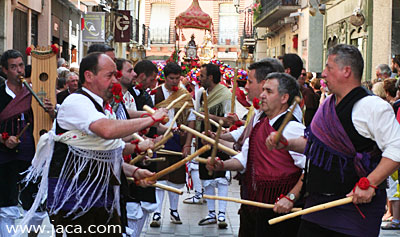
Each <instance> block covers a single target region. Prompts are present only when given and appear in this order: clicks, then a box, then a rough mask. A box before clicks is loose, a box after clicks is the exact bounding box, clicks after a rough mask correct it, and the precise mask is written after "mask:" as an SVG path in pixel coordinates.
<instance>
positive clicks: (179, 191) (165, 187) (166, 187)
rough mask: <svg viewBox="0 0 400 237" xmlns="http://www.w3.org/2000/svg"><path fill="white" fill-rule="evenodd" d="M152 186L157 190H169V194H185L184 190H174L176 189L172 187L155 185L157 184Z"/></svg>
mask: <svg viewBox="0 0 400 237" xmlns="http://www.w3.org/2000/svg"><path fill="white" fill-rule="evenodd" d="M151 186H153V187H156V188H160V189H164V190H167V191H169V192H173V193H177V194H179V195H182V194H183V191H182V190H180V189H177V188H174V187H171V186H167V185H164V184H159V183H155V184H153V185H151Z"/></svg>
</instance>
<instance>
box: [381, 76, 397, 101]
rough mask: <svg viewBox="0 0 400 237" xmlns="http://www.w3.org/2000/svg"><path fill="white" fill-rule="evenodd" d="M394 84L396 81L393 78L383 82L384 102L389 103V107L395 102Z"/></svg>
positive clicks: (395, 90) (395, 89)
mask: <svg viewBox="0 0 400 237" xmlns="http://www.w3.org/2000/svg"><path fill="white" fill-rule="evenodd" d="M396 82H397V80H396V79H394V78H388V79H385V80H384V81H383V89H384V90H385V94H386V101H387V102H389V103H390V104H391V105H393V103H394V102H395V101H396V94H397V87H396Z"/></svg>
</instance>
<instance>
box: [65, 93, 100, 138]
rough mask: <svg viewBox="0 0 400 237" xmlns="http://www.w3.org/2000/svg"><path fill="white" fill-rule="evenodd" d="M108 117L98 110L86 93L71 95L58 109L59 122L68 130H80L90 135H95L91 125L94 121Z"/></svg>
mask: <svg viewBox="0 0 400 237" xmlns="http://www.w3.org/2000/svg"><path fill="white" fill-rule="evenodd" d="M102 118H107V117H106V115H105V114H103V113H100V112H99V111H97V109H96V107H95V106H94V104H93V102H92V101H90V99H89V98H87V97H86V96H84V95H80V94H71V95H69V96H68V97H67V98H66V99H65V100H64V102H63V103H62V105H61V106H60V109H59V110H58V114H57V122H58V124H59V125H60V127H61V128H63V129H66V130H80V131H83V132H85V133H87V134H89V135H94V133H93V132H92V131H90V129H89V126H90V124H91V123H93V122H94V121H97V120H99V119H102Z"/></svg>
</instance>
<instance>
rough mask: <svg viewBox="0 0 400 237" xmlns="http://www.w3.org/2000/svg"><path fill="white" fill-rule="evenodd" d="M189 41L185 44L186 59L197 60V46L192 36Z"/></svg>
mask: <svg viewBox="0 0 400 237" xmlns="http://www.w3.org/2000/svg"><path fill="white" fill-rule="evenodd" d="M190 38H191V39H190V41H189V43H188V44H187V46H186V47H185V48H186V58H187V59H195V58H197V46H196V42H195V41H194V34H192V36H191V37H190Z"/></svg>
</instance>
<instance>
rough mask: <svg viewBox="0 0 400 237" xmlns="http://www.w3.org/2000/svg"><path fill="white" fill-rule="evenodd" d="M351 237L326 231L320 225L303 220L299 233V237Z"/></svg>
mask: <svg viewBox="0 0 400 237" xmlns="http://www.w3.org/2000/svg"><path fill="white" fill-rule="evenodd" d="M321 236H323V237H349V236H350V235H345V234H342V233H338V232H335V231H332V230H328V229H325V228H323V227H321V226H320V225H318V224H315V223H312V222H309V221H306V220H301V223H300V228H299V233H298V235H297V237H321Z"/></svg>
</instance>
